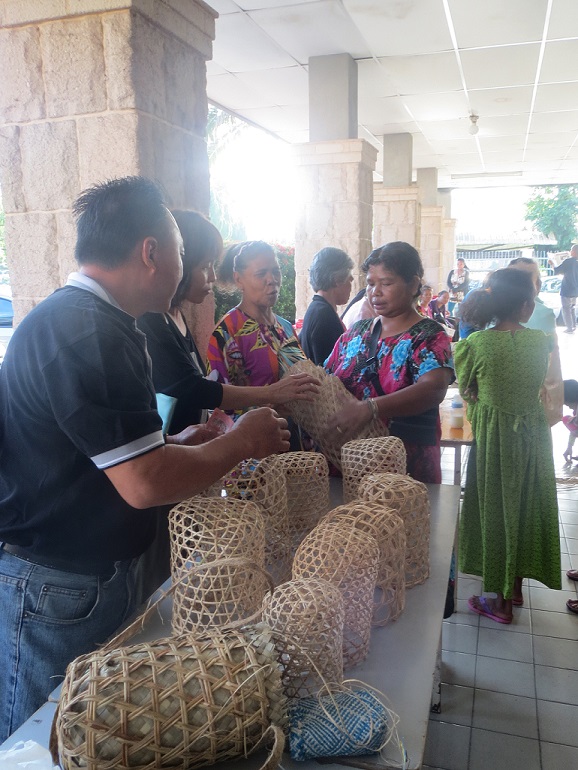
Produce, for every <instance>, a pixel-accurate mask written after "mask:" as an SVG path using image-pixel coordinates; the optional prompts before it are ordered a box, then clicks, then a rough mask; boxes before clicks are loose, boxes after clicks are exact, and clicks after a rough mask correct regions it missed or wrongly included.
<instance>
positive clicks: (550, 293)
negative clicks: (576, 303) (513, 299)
mask: <svg viewBox="0 0 578 770" xmlns="http://www.w3.org/2000/svg"><path fill="white" fill-rule="evenodd" d="M561 283H562V278H561V277H560V276H558V275H549V276H548V277H547V278H544V279H543V281H542V288H541V289H540V294H538V296H539V297H540V299H541V300H542V302H543V303H544V304H545V305H546V307H549V308H550V309H551V310H553V311H554V315H555V316H556V323H558V324H563V323H564V322H563V320H562V298H561V297H560V284H561Z"/></svg>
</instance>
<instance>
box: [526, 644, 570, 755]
mask: <svg viewBox="0 0 578 770" xmlns="http://www.w3.org/2000/svg"><path fill="white" fill-rule="evenodd" d="M533 642H534V663H535V664H536V665H538V666H556V667H557V668H567V669H572V670H574V671H578V654H577V650H576V642H575V641H573V640H571V639H555V638H553V637H551V636H535V637H534V640H533ZM577 766H578V765H577Z"/></svg>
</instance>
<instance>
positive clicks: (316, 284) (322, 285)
mask: <svg viewBox="0 0 578 770" xmlns="http://www.w3.org/2000/svg"><path fill="white" fill-rule="evenodd" d="M352 270H353V260H352V259H351V257H350V256H348V254H346V253H345V252H344V251H342V250H341V249H335V248H333V247H332V246H327V247H326V248H324V249H321V251H318V252H317V254H316V255H315V256H314V257H313V261H312V262H311V267H310V268H309V283H310V284H311V287H312V288H313V291H329V289H332V288H333V287H334V286H338V285H339V284H340V283H343V282H344V281H346V280H347V277H348V276H349V274H350V273H351V271H352Z"/></svg>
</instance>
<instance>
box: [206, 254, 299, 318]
mask: <svg viewBox="0 0 578 770" xmlns="http://www.w3.org/2000/svg"><path fill="white" fill-rule="evenodd" d="M273 246H274V247H275V250H276V251H277V259H278V260H279V266H280V267H281V275H282V277H283V282H282V284H281V291H280V292H279V299H278V300H277V304H276V305H275V307H274V308H273V309H274V311H275V313H276V314H277V315H280V316H281V317H282V318H286V319H287V320H288V321H291V323H294V321H295V248H294V247H293V246H282V245H280V244H279V243H274V244H273ZM214 293H215V305H216V307H215V323H216V322H217V321H219V320H220V319H221V318H222V316H224V315H225V313H226V312H227V311H229V310H231V308H233V307H235V305H238V304H239V302H240V301H241V294H240V292H238V291H237V292H226V291H223V290H222V289H220V288H219V287H218V286H215V289H214Z"/></svg>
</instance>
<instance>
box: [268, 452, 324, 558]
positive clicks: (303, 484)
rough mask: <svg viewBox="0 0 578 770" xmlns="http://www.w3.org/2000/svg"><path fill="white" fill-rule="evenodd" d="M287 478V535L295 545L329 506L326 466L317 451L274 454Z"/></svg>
mask: <svg viewBox="0 0 578 770" xmlns="http://www.w3.org/2000/svg"><path fill="white" fill-rule="evenodd" d="M277 460H278V463H279V465H280V466H281V468H282V469H283V471H284V473H285V480H286V482H287V512H288V519H289V537H290V539H291V545H292V547H293V549H295V548H297V546H298V545H299V543H300V542H301V541H302V540H303V538H304V537H305V535H306V534H307V533H308V532H311V530H312V529H313V527H314V526H315V525H316V524H317V523H318V522H319V521H320V520H321V518H322V517H323V516H324V515H325V514H326V513H327V511H328V510H329V466H328V465H327V460H326V459H325V456H324V455H322V454H321V453H320V452H287V453H286V454H283V455H277Z"/></svg>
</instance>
